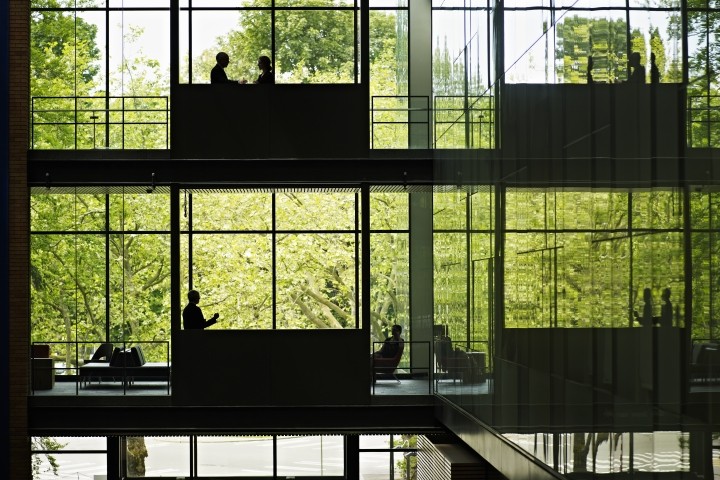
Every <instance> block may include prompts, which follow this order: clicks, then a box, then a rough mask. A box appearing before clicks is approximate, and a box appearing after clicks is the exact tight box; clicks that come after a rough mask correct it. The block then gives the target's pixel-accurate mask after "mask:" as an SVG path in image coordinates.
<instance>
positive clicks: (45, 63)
mask: <svg viewBox="0 0 720 480" xmlns="http://www.w3.org/2000/svg"><path fill="white" fill-rule="evenodd" d="M35 6H36V7H45V8H57V7H59V6H60V5H59V2H58V1H57V0H44V1H42V2H36V3H35ZM96 35H97V28H96V27H95V26H94V25H91V24H89V23H88V22H86V21H84V20H83V19H82V18H80V17H78V16H77V15H76V14H75V13H74V12H65V11H56V10H35V11H33V12H32V14H31V16H30V95H31V97H46V98H45V99H36V100H34V103H33V109H34V111H35V113H34V115H33V121H34V122H35V123H38V124H39V123H49V125H43V126H40V127H38V128H37V130H36V132H34V133H36V135H35V137H34V145H33V146H34V148H73V147H74V142H75V134H74V126H73V125H72V123H73V122H74V121H75V116H74V113H73V109H74V108H75V104H74V102H73V101H71V100H62V99H53V98H47V97H72V96H84V95H89V94H91V93H92V92H93V90H94V89H95V88H96V83H95V82H96V78H95V77H96V76H97V75H98V72H99V60H100V50H99V49H98V47H97V42H96ZM62 110H64V111H62ZM86 134H89V132H86ZM86 141H87V137H86Z"/></svg>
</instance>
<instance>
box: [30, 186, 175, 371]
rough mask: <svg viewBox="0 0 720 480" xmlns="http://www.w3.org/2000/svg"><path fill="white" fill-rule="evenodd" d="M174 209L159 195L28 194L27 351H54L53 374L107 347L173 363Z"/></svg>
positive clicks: (130, 192)
mask: <svg viewBox="0 0 720 480" xmlns="http://www.w3.org/2000/svg"><path fill="white" fill-rule="evenodd" d="M139 191H142V192H143V193H138V192H139ZM169 206H170V196H169V195H168V194H167V193H163V192H161V191H160V190H156V191H154V192H153V193H145V192H144V191H143V190H140V189H128V190H124V189H122V188H120V189H118V190H113V191H112V192H110V191H109V190H108V191H102V189H90V188H88V189H81V188H77V189H71V190H69V191H67V192H64V193H56V192H55V191H53V190H46V189H42V190H39V191H34V192H33V193H32V195H31V197H30V215H31V217H30V225H31V231H30V279H31V281H30V289H31V290H30V322H31V323H30V325H31V341H32V342H40V343H50V344H51V356H52V357H53V358H54V359H55V365H56V367H58V368H60V369H59V370H57V371H56V373H57V374H61V373H65V374H74V373H75V370H74V369H75V367H77V366H78V364H79V363H80V362H82V360H83V359H88V358H90V356H91V355H92V353H93V351H94V350H95V349H96V348H97V347H98V346H99V344H100V343H105V342H109V343H116V344H119V345H122V344H123V343H125V344H131V343H133V342H157V343H147V344H143V350H144V351H145V355H146V357H147V359H148V361H155V362H166V361H167V360H168V359H167V344H166V343H165V342H167V341H169V339H170V211H169ZM62 368H65V370H62Z"/></svg>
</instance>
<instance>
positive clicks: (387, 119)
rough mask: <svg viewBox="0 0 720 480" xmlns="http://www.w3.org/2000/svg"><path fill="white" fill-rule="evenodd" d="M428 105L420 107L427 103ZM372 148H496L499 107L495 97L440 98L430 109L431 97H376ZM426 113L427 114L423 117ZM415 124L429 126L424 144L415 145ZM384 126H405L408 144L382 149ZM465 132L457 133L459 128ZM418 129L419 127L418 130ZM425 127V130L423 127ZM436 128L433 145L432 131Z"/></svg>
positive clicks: (387, 146)
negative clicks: (381, 141)
mask: <svg viewBox="0 0 720 480" xmlns="http://www.w3.org/2000/svg"><path fill="white" fill-rule="evenodd" d="M423 103H425V106H417V104H421V105H422V104H423ZM370 108H371V111H370V116H371V123H372V125H371V145H370V148H372V149H375V148H493V145H494V143H495V142H494V136H495V111H494V108H495V104H494V98H493V96H492V95H484V96H475V95H470V96H467V97H466V96H464V95H436V96H434V97H433V106H432V107H430V104H429V98H428V97H427V96H419V95H418V96H408V95H374V96H373V97H372V99H371V107H370ZM423 114H425V115H424V116H423ZM413 125H427V131H426V132H418V131H417V130H413V131H414V132H415V135H414V138H418V134H419V133H423V134H425V135H427V137H426V141H425V143H424V144H421V145H411V144H410V140H409V139H410V138H411V137H412V136H413V132H411V129H412V126H413ZM383 126H391V127H390V128H395V130H393V131H392V134H395V135H397V132H396V129H397V128H398V126H402V127H399V128H402V129H403V130H404V131H403V132H402V134H404V135H405V137H406V138H407V139H408V142H407V144H406V143H405V142H402V145H399V144H396V145H384V146H378V145H377V143H378V142H379V141H380V140H381V136H382V132H383V131H384V130H383ZM458 126H462V132H461V133H459V134H458V133H457V127H458ZM416 128H418V127H416ZM420 128H422V127H420ZM431 129H432V134H433V135H432V143H431V137H430V132H431ZM385 130H387V129H385Z"/></svg>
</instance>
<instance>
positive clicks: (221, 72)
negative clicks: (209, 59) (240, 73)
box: [210, 52, 238, 83]
mask: <svg viewBox="0 0 720 480" xmlns="http://www.w3.org/2000/svg"><path fill="white" fill-rule="evenodd" d="M215 60H216V61H217V65H215V66H214V67H213V69H212V70H210V83H238V82H237V81H236V80H230V79H228V77H227V74H226V73H225V67H227V66H228V64H229V63H230V56H229V55H228V54H227V53H225V52H220V53H218V54H217V55H215Z"/></svg>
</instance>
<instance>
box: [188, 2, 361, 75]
mask: <svg viewBox="0 0 720 480" xmlns="http://www.w3.org/2000/svg"><path fill="white" fill-rule="evenodd" d="M179 33H180V72H181V73H180V83H210V70H211V69H212V67H213V66H214V65H215V63H216V62H215V55H216V54H217V53H218V52H221V51H222V52H226V53H227V54H228V55H229V56H230V65H229V66H228V67H227V69H226V72H227V74H228V77H229V78H231V79H233V80H247V81H248V82H249V83H252V82H253V81H254V80H255V79H256V78H257V77H258V75H259V74H260V72H259V71H258V68H257V60H258V57H259V56H261V55H265V56H267V57H269V58H270V59H271V61H272V64H273V66H274V71H275V81H276V82H277V83H358V81H359V64H358V62H359V2H358V1H357V0H302V1H290V0H272V1H271V0H242V1H240V2H228V1H226V0H181V2H180V32H179ZM310 38H312V39H313V41H308V39H310Z"/></svg>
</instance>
